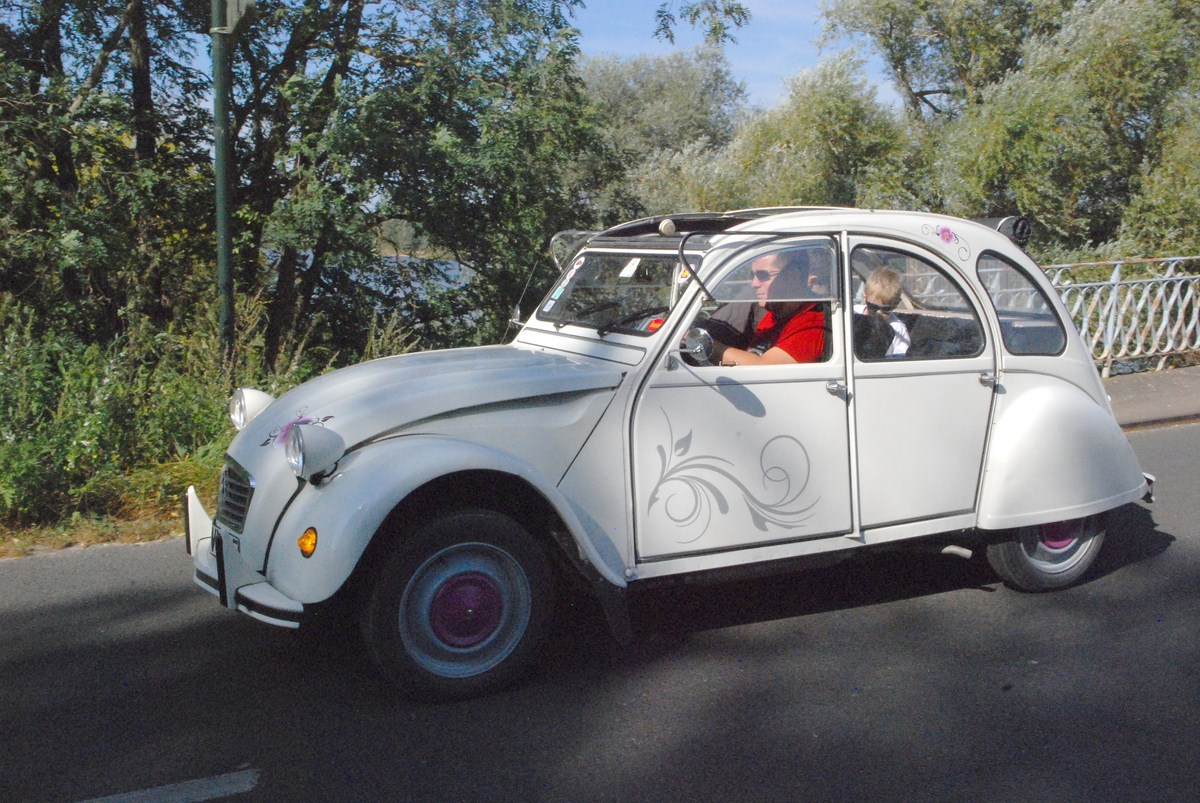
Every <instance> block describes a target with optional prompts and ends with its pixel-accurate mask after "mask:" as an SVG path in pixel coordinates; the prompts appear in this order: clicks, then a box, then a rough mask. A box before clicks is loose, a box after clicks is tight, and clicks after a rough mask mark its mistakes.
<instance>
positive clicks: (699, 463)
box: [647, 410, 820, 544]
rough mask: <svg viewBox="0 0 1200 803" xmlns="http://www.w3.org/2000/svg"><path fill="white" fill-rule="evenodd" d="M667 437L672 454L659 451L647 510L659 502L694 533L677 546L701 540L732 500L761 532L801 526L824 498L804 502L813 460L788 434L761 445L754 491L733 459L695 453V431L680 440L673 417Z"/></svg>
mask: <svg viewBox="0 0 1200 803" xmlns="http://www.w3.org/2000/svg"><path fill="white" fill-rule="evenodd" d="M663 415H664V416H666V411H665V410H664V411H663ZM667 435H668V443H669V444H670V448H669V450H668V448H667V446H665V445H661V444H660V445H659V446H658V447H657V451H658V457H659V463H660V471H659V477H658V482H657V483H655V485H654V489H653V490H652V491H651V493H650V501H649V504H648V506H647V511H649V510H653V509H654V506H655V505H656V504H659V503H661V504H662V510H663V512H664V514H665V515H666V517H667V519H668V520H670V521H671V522H672V523H673V524H675V526H676V527H678V528H680V529H685V530H688V531H689V532H691V531H695V534H694V535H692V536H691V537H688V538H682V539H679V540H678V541H677V543H680V544H690V543H694V542H696V541H698V540H700V539H701V538H703V537H704V534H705V533H706V532H707V531H708V528H709V526H710V525H711V524H712V520H713V515H714V511H715V512H716V513H719V514H721V515H725V514H728V513H729V512H730V510H731V507H730V500H731V499H733V500H734V501H735V503H736V501H737V500H738V497H740V501H741V503H742V504H744V505H745V507H746V511H747V512H748V514H749V516H750V520H751V521H752V522H753V523H754V526H755V527H756V528H757V529H758V530H760V531H762V532H768V531H769V529H770V527H772V526H775V527H781V528H794V527H799V526H801V525H803V523H804V522H805V521H806V520H807V519H809V518H810V517H811V516H812V509H813V507H814V506H815V505H816V504H817V502H818V501H819V500H820V497H817V498H814V499H813V500H812V501H810V502H808V503H807V504H806V503H805V502H804V499H803V497H804V492H805V490H806V489H807V488H808V484H809V480H810V478H811V475H812V472H811V461H810V460H809V456H808V450H807V449H805V448H804V444H802V443H801V442H800V441H798V440H797V439H796V438H793V437H791V436H790V435H776V436H775V437H773V438H771V439H770V440H768V441H767V442H766V443H765V444H763V448H762V451H761V452H760V453H759V474H760V477H759V481H758V484H760V485H761V488H760V489H752V488H751V487H750V486H749V485H748V484H747V483H746V482H744V481H743V480H742V478H741V477H739V476H737V474H735V473H734V470H733V469H734V466H733V464H732V463H731V462H730V461H728V460H726V459H724V458H722V457H717V456H715V455H692V454H691V449H692V433H691V432H690V431H689V432H688V433H687V434H686V435H684V436H682V437H680V438H679V439H678V440H676V439H675V436H674V432H673V431H672V430H671V422H670V419H669V418H668V419H667Z"/></svg>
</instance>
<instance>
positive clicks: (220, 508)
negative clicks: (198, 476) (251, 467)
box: [217, 459, 254, 533]
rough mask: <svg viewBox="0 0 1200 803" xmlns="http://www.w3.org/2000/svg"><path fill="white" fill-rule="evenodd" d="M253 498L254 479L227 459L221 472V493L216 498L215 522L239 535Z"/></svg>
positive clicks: (244, 524)
mask: <svg viewBox="0 0 1200 803" xmlns="http://www.w3.org/2000/svg"><path fill="white" fill-rule="evenodd" d="M253 496H254V478H253V477H251V476H250V474H249V472H247V471H246V469H244V468H242V467H241V466H239V465H238V464H237V463H235V462H234V461H232V460H228V459H227V460H226V461H225V468H224V470H223V471H222V472H221V493H220V494H219V495H218V496H217V521H219V522H221V523H222V524H224V525H226V526H228V527H229V528H230V529H232V530H233V531H234V532H237V533H240V532H241V531H242V528H243V527H245V526H246V512H247V511H248V510H250V499H251V498H252V497H253Z"/></svg>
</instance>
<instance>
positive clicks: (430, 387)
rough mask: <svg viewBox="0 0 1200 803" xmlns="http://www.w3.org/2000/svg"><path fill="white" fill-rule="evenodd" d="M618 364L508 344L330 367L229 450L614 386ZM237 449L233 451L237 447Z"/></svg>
mask: <svg viewBox="0 0 1200 803" xmlns="http://www.w3.org/2000/svg"><path fill="white" fill-rule="evenodd" d="M623 375H624V370H623V369H622V367H621V366H617V365H613V364H611V363H605V362H602V361H599V360H592V359H587V358H580V357H574V356H568V355H563V354H553V353H546V352H541V351H533V350H528V349H522V348H517V347H513V346H482V347H477V348H466V349H452V350H447V351H431V352H421V353H417V354H405V355H400V356H396V357H385V358H383V359H379V360H372V361H370V362H365V363H361V364H359V365H355V366H353V367H350V368H343V369H341V370H338V371H333V372H331V373H329V374H326V375H324V376H321V377H318V378H317V379H313V380H311V381H309V382H306V383H304V384H303V385H300V386H299V387H296V388H294V389H293V390H291V391H289V392H287V393H286V394H284V395H283V396H281V397H280V398H279V399H277V400H276V401H275V402H274V403H272V404H271V405H270V406H269V407H268V408H267V409H266V410H264V411H263V412H261V413H260V414H259V415H258V416H257V417H256V418H255V419H254V420H253V421H251V422H250V423H249V425H247V427H246V428H245V429H244V430H242V432H240V433H239V434H238V437H237V438H236V439H235V441H234V444H233V445H232V446H231V448H230V452H231V453H234V454H235V456H241V455H244V454H245V452H246V450H247V448H249V449H251V450H255V451H257V449H258V448H259V447H267V446H277V447H278V446H281V445H282V443H283V438H284V436H285V435H286V434H287V432H288V430H289V429H290V428H291V427H292V426H294V425H296V424H313V423H315V424H321V425H323V426H327V427H329V428H330V429H332V430H334V431H336V432H337V433H338V434H339V435H341V437H342V439H343V440H344V441H345V442H346V446H347V447H350V448H353V447H354V446H356V445H359V444H362V443H364V442H366V441H370V440H372V439H374V438H378V437H381V436H384V435H389V434H392V433H395V432H399V431H402V430H405V429H409V428H411V427H413V426H414V425H417V424H420V425H421V426H422V428H423V429H427V428H428V425H429V424H433V423H435V422H436V421H437V420H438V419H440V418H445V417H448V416H451V415H453V416H460V415H462V414H464V413H467V412H471V411H479V410H480V409H482V408H487V407H494V406H497V405H510V404H513V403H517V404H521V403H523V402H526V401H528V400H533V399H541V398H545V397H547V396H554V395H562V394H578V393H587V392H592V391H596V390H602V389H608V388H615V387H616V386H617V385H619V384H620V383H621V378H622V377H623ZM238 453H241V454H238Z"/></svg>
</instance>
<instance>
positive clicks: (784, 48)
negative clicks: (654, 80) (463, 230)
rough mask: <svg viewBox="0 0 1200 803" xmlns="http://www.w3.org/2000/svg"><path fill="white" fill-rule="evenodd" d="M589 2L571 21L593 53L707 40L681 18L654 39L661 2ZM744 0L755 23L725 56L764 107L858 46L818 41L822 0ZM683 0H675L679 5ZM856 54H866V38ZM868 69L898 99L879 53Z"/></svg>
mask: <svg viewBox="0 0 1200 803" xmlns="http://www.w3.org/2000/svg"><path fill="white" fill-rule="evenodd" d="M584 1H585V2H586V3H587V7H586V8H582V9H576V13H575V17H574V24H575V27H577V28H578V29H579V31H580V47H581V49H582V51H583V53H584V54H585V55H588V56H619V57H622V58H629V57H632V56H638V55H650V56H657V55H666V54H667V53H670V52H672V51H673V50H676V49H684V50H688V49H691V48H693V47H695V46H696V45H698V44H700V43H701V42H702V40H703V36H702V35H701V34H700V33H699V32H697V31H695V30H693V29H692V28H691V27H690V26H688V25H687V23H685V22H682V21H679V22H677V23H676V27H675V44H674V45H670V44H667V43H665V42H660V41H659V40H657V39H655V38H654V24H655V20H654V13H655V11H656V10H657V9H658V7H659V6H660V5H661V2H662V0H584ZM741 1H742V4H743V5H744V6H746V8H748V9H749V10H750V22H749V23H748V24H747V25H746V26H744V27H742V28H739V29H736V30H735V31H734V34H733V35H734V36H735V37H736V38H737V42H736V43H732V44H726V45H725V55H726V58H728V60H729V63H730V67H731V69H732V72H733V76H734V78H735V80H738V81H741V82H742V83H743V84H745V86H746V91H747V93H748V95H749V98H750V102H751V103H752V104H753V105H755V106H758V107H760V108H770V107H772V106H776V105H778V104H779V103H780V102H782V101H783V100H784V99H785V98H786V97H787V81H788V79H790V78H792V77H794V76H795V75H797V74H798V73H800V72H801V71H802V70H805V69H808V68H811V67H814V66H816V65H817V63H819V62H820V61H822V60H823V59H826V58H829V57H830V56H832V55H834V54H835V53H839V52H841V51H843V50H845V49H847V48H849V47H852V46H853V44H854V43H853V42H851V41H850V40H847V39H841V40H838V41H835V42H831V43H829V44H826V45H825V46H824V47H822V46H821V45H820V43H819V40H820V39H821V36H822V33H823V29H824V20H823V19H822V17H821V0H741ZM684 2H686V0H676V2H675V4H674V6H675V8H676V9H678V8H679V6H681V5H682V4H683V3H684ZM858 53H859V55H860V56H862V57H864V58H865V57H867V56H869V53H868V50H867V48H866V47H865V45H862V44H860V46H859V47H858ZM865 71H866V75H867V78H868V81H869V82H870V83H871V84H872V85H873V86H874V87H875V91H876V96H877V97H878V98H879V100H881V101H883V102H885V103H897V102H898V100H897V98H896V94H895V92H894V90H892V89H891V86H890V84H889V82H888V80H887V78H886V76H885V73H884V69H883V66H882V64H881V63H880V61H879V59H878V58H877V57H871V58H868V59H867V63H866V66H865Z"/></svg>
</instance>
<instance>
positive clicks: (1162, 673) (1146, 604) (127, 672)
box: [0, 425, 1200, 801]
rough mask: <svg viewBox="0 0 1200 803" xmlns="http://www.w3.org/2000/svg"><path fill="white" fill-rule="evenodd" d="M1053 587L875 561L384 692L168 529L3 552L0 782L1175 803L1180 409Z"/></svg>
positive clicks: (1199, 752)
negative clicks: (224, 598) (56, 549)
mask: <svg viewBox="0 0 1200 803" xmlns="http://www.w3.org/2000/svg"><path fill="white" fill-rule="evenodd" d="M1131 440H1132V442H1133V444H1134V448H1135V449H1136V450H1137V452H1138V455H1139V458H1140V459H1141V461H1142V465H1143V467H1145V468H1146V470H1148V471H1151V472H1153V473H1156V474H1157V475H1158V476H1159V479H1160V483H1159V486H1158V488H1159V501H1157V502H1156V503H1154V504H1153V505H1140V504H1139V505H1133V506H1130V507H1127V508H1125V509H1123V510H1122V511H1120V513H1119V514H1118V516H1117V521H1116V526H1115V527H1114V528H1113V530H1112V531H1111V532H1110V535H1109V541H1108V543H1107V546H1106V551H1105V553H1104V555H1103V556H1102V565H1101V567H1100V571H1099V572H1098V574H1097V576H1096V577H1095V578H1094V579H1093V580H1091V581H1090V582H1088V583H1086V584H1085V585H1083V586H1080V587H1078V588H1074V589H1071V590H1068V591H1065V592H1061V593H1057V594H1051V595H1027V594H1020V593H1017V592H1014V591H1011V590H1009V589H1007V588H1005V587H1003V586H1002V585H1000V584H999V583H998V582H996V580H995V579H994V577H993V576H992V575H990V574H989V572H988V571H987V569H986V568H985V567H984V566H983V565H981V564H980V563H979V562H968V561H963V560H960V559H958V558H950V557H942V556H932V555H926V556H917V555H890V556H880V557H873V558H870V559H868V560H865V561H862V562H859V563H856V564H853V565H843V566H839V567H835V568H833V569H827V570H821V571H816V572H810V573H808V574H805V575H792V576H788V577H784V578H774V579H770V580H761V581H756V582H753V583H739V584H735V585H730V586H724V587H720V588H704V589H686V590H676V591H659V592H655V593H654V594H652V595H648V596H647V597H646V598H645V599H642V600H641V601H640V604H639V607H638V617H637V619H638V621H637V625H638V628H639V631H640V632H641V634H642V635H641V637H640V639H639V640H638V642H637V643H636V644H635V645H634V646H633V647H631V648H626V649H622V648H619V647H616V646H614V645H612V644H611V643H610V642H609V641H608V640H607V639H606V638H605V637H604V636H603V635H602V634H601V633H600V625H599V622H598V619H597V618H596V617H595V615H594V614H593V613H592V612H590V611H589V610H586V609H584V610H582V611H581V612H580V614H579V616H578V617H577V621H578V624H577V625H576V627H575V632H574V633H572V634H570V636H569V637H566V638H562V639H559V640H558V641H557V642H556V644H555V647H554V649H553V650H552V653H551V655H550V656H549V657H548V659H547V660H546V661H545V662H544V664H543V665H542V666H541V667H540V670H539V672H538V674H537V676H536V677H535V678H533V679H532V680H531V681H530V682H528V683H526V684H524V685H522V686H520V687H519V688H516V689H513V690H511V691H508V692H505V693H503V694H499V695H495V696H493V697H489V698H485V699H480V700H472V701H467V702H462V703H455V704H450V705H442V706H432V705H416V704H412V703H408V702H404V701H401V700H397V699H394V698H393V697H392V696H391V695H390V693H389V690H388V689H387V687H385V686H384V685H382V684H381V683H380V682H379V681H378V680H376V678H375V676H374V675H373V674H372V672H371V669H370V667H369V666H368V665H367V664H366V663H365V662H364V660H363V659H362V658H361V657H360V655H359V654H358V653H357V652H356V651H355V649H354V647H353V645H352V643H349V642H347V643H339V642H336V641H330V640H324V641H314V640H312V639H304V638H301V637H298V636H297V635H296V634H294V633H291V632H287V631H281V630H277V629H274V628H270V627H267V626H265V625H261V624H259V623H257V622H254V621H252V620H250V619H249V618H247V617H245V616H238V615H235V614H232V613H230V612H228V611H224V610H221V609H220V608H218V607H217V606H216V604H215V602H214V601H213V599H212V598H211V597H209V596H208V595H207V594H204V593H203V592H201V591H200V590H199V589H197V588H195V587H194V586H193V585H192V584H191V582H190V579H189V566H190V564H189V563H188V560H187V558H186V556H185V555H184V553H183V547H182V543H181V541H180V540H178V539H176V540H172V541H168V542H160V543H156V544H150V545H140V546H112V547H95V548H90V549H86V550H70V551H67V552H62V553H56V554H51V555H44V556H38V557H33V558H25V559H21V560H15V561H4V562H0V684H2V685H0V690H2V691H0V734H2V741H0V800H5V801H24V800H31V801H34V800H36V801H43V800H45V801H59V800H62V801H78V800H89V799H94V798H100V797H105V796H113V795H123V794H129V793H138V792H143V793H144V794H143V795H142V796H140V797H139V796H137V795H132V796H129V797H125V798H121V799H125V800H142V799H145V800H162V799H177V800H199V799H206V798H207V797H212V796H214V795H221V794H223V793H228V792H241V794H240V799H246V800H304V801H314V800H489V801H494V800H569V801H578V800H588V801H600V800H612V801H632V800H731V799H738V800H751V799H753V800H800V799H804V800H846V799H870V800H947V801H949V800H954V801H961V800H988V801H1008V800H1021V801H1026V800H1031V799H1032V800H1054V801H1073V800H1088V801H1092V800H1097V799H1104V800H1134V799H1141V800H1156V801H1157V800H1189V801H1190V800H1195V799H1197V798H1198V797H1200V761H1198V760H1197V759H1198V758H1200V728H1197V725H1196V723H1197V722H1200V645H1198V642H1197V638H1196V634H1197V632H1200V537H1198V533H1197V529H1198V525H1197V522H1200V476H1198V473H1197V472H1196V470H1195V465H1196V460H1195V455H1196V454H1200V425H1188V426H1175V427H1168V428H1163V429H1155V430H1149V431H1145V432H1138V433H1135V434H1133V435H1132V436H1131Z"/></svg>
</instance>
